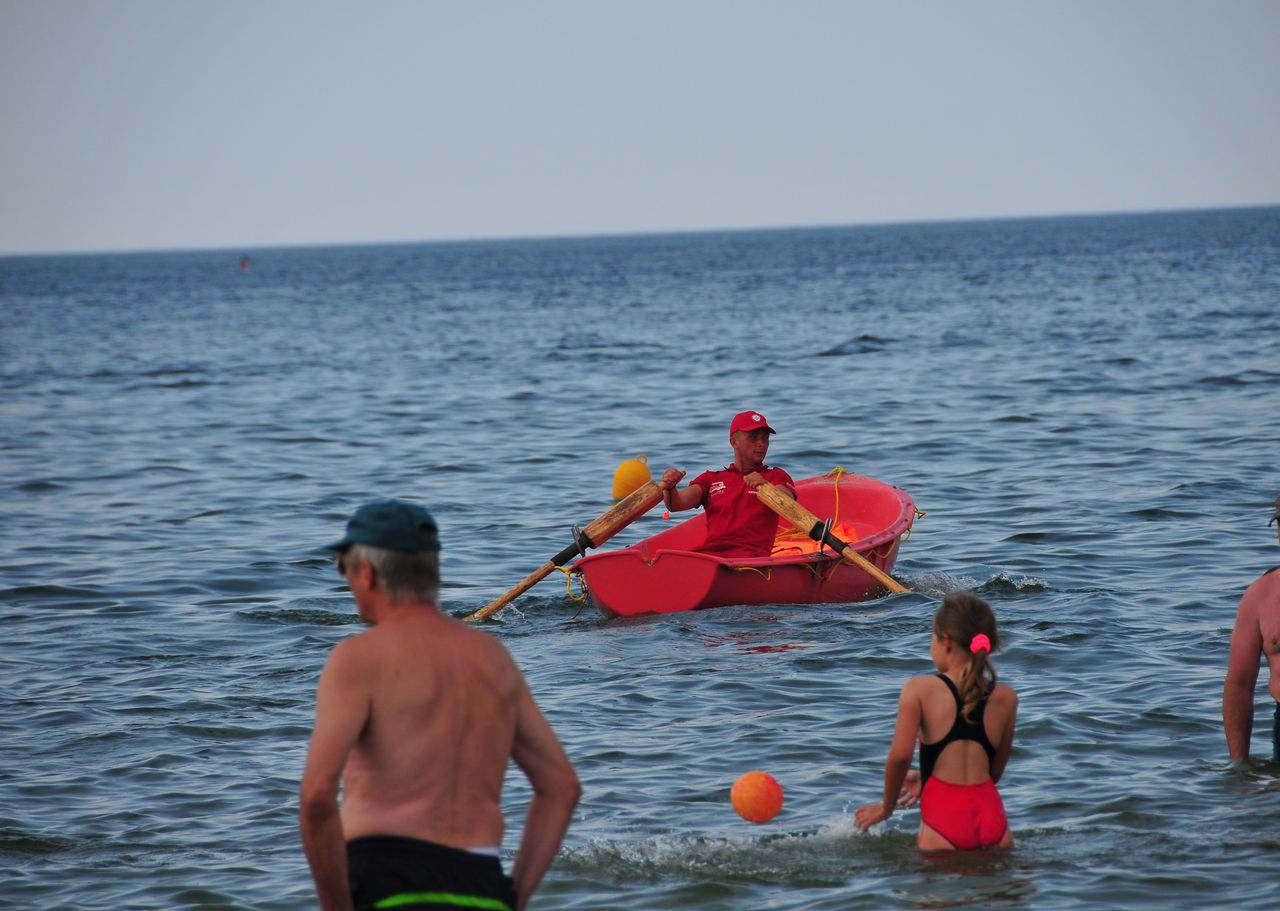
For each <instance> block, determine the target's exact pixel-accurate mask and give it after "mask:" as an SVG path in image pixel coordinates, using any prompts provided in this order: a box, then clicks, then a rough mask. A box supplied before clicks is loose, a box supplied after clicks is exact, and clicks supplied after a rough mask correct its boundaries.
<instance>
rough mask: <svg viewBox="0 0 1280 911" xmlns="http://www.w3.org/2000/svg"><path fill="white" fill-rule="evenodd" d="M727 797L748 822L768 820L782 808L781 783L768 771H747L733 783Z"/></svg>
mask: <svg viewBox="0 0 1280 911" xmlns="http://www.w3.org/2000/svg"><path fill="white" fill-rule="evenodd" d="M729 799H730V800H731V801H733V808H734V809H735V810H737V811H738V815H739V816H741V817H742V818H743V819H745V820H747V821H748V822H768V821H769V820H771V819H773V817H775V816H777V815H778V811H779V810H781V809H782V785H780V784H778V782H777V781H776V780H774V777H773V776H772V775H770V774H769V773H768V772H747V773H746V774H745V775H743V776H742V777H741V778H739V779H738V780H737V781H735V782H734V783H733V790H731V791H730V792H729Z"/></svg>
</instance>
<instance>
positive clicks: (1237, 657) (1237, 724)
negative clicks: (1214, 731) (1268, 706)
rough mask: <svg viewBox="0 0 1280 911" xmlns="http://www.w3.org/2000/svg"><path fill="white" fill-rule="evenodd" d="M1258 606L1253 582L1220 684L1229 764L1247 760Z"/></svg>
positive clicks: (1255, 676) (1256, 657) (1256, 661)
mask: <svg viewBox="0 0 1280 911" xmlns="http://www.w3.org/2000/svg"><path fill="white" fill-rule="evenodd" d="M1261 603H1262V595H1261V593H1260V587H1259V585H1258V583H1257V582H1254V583H1253V585H1250V586H1249V588H1248V590H1247V591H1245V593H1244V597H1243V598H1241V599H1240V607H1239V609H1238V610H1237V611H1236V625H1235V629H1234V630H1232V633H1231V652H1230V655H1229V656H1228V658H1227V677H1226V680H1225V681H1224V683H1223V685H1222V730H1223V733H1225V734H1226V737H1227V754H1228V755H1229V756H1230V757H1231V761H1232V762H1235V761H1236V760H1238V759H1245V758H1247V757H1248V755H1249V739H1250V737H1251V736H1252V734H1253V688H1254V686H1255V685H1257V682H1258V667H1259V665H1260V664H1261V659H1262V629H1261V627H1260V626H1259V625H1258V615H1259V614H1258V612H1259V610H1260V608H1261Z"/></svg>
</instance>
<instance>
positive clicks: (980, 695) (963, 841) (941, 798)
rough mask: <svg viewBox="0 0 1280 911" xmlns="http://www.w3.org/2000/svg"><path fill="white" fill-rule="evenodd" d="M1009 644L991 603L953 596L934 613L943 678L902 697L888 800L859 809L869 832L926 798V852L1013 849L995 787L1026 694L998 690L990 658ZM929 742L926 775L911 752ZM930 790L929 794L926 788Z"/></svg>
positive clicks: (921, 680) (888, 769) (922, 841)
mask: <svg viewBox="0 0 1280 911" xmlns="http://www.w3.org/2000/svg"><path fill="white" fill-rule="evenodd" d="M999 645H1000V636H999V634H998V633H997V632H996V618H995V615H994V614H993V613H992V612H991V608H990V607H989V606H988V605H987V602H985V601H983V600H982V599H981V598H979V597H977V596H975V595H970V594H966V593H953V594H950V595H947V597H946V598H945V599H944V600H943V602H942V606H941V607H939V608H938V612H937V613H936V614H934V615H933V640H932V642H931V643H930V644H929V655H930V657H931V658H933V663H934V665H935V666H936V667H937V668H938V671H939V673H938V674H936V675H934V676H929V677H912V678H911V679H910V680H908V681H907V683H906V685H905V686H903V688H902V695H901V696H899V697H898V724H897V727H896V728H895V730H894V732H893V744H892V745H891V746H890V747H889V758H888V759H887V760H886V761H885V767H884V799H883V800H882V801H881V802H880V803H869V804H867V805H865V806H862V807H859V808H858V810H857V812H856V814H855V816H854V818H855V821H856V822H857V824H858V826H859V828H862V829H867V828H870V827H871V826H873V825H875V824H876V823H878V822H881V821H882V820H885V819H888V818H889V817H890V816H891V815H892V814H893V809H894V804H895V802H896V803H897V804H898V805H900V806H903V807H909V806H911V805H913V804H914V803H915V802H916V800H917V799H919V800H920V834H919V836H918V837H917V839H916V844H917V845H918V846H919V847H920V849H921V850H923V851H944V850H968V849H971V848H989V847H1001V848H1008V847H1012V845H1013V835H1012V834H1011V833H1010V832H1009V823H1008V821H1007V820H1006V819H1005V815H1004V804H1003V803H1002V802H1001V801H1000V794H999V793H998V792H997V791H996V782H997V781H999V780H1000V775H1001V773H1003V772H1004V767H1005V764H1006V763H1007V762H1008V761H1009V751H1010V749H1011V748H1012V746H1013V727H1014V720H1015V718H1016V716H1017V713H1018V697H1017V695H1016V694H1015V693H1014V692H1013V690H1012V689H1010V688H1009V687H1007V686H1005V685H1004V684H997V683H996V671H995V668H994V667H992V665H991V661H990V655H991V652H993V651H994V650H995V649H996V648H998V647H999ZM917 739H919V741H920V771H919V772H914V771H911V770H910V769H911V754H912V753H913V752H914V749H915V743H916V740H917ZM922 787H923V792H922V791H921V788H922Z"/></svg>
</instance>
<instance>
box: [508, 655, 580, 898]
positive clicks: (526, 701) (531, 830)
mask: <svg viewBox="0 0 1280 911" xmlns="http://www.w3.org/2000/svg"><path fill="white" fill-rule="evenodd" d="M520 688H521V694H520V696H519V705H518V707H517V710H516V738H515V744H514V745H513V746H512V749H511V758H512V759H514V760H515V763H516V765H518V766H519V767H520V769H521V771H523V772H524V773H525V775H526V776H528V778H529V784H530V785H531V786H532V787H533V799H532V801H530V803H529V812H528V814H527V815H526V817H525V821H524V834H523V835H522V836H521V838H520V849H519V851H517V852H516V860H515V865H514V866H513V867H512V870H511V878H512V879H513V880H514V881H515V887H516V895H517V897H518V899H519V906H518V908H517V911H523V909H524V908H525V906H526V905H527V904H528V902H529V899H530V898H531V897H532V896H533V893H534V891H535V890H536V889H537V888H538V883H540V882H542V877H543V875H544V874H545V873H546V872H547V870H548V868H550V866H551V862H552V860H554V859H555V856H556V851H557V850H558V849H559V847H560V842H561V841H562V840H563V839H564V834H565V832H567V831H568V830H569V822H570V821H571V819H572V818H573V808H574V807H575V806H577V804H578V798H579V797H581V796H582V785H581V784H579V782H578V774H577V772H575V771H574V769H573V764H572V763H570V762H569V757H568V756H566V755H565V752H564V748H563V747H561V746H560V741H559V740H557V739H556V735H555V732H554V731H553V730H552V729H551V725H550V724H548V723H547V719H546V718H545V717H544V716H543V714H542V712H541V711H540V710H539V709H538V706H537V703H535V702H534V701H533V695H532V694H531V693H530V692H529V688H528V686H527V685H526V684H525V682H524V680H523V679H521V681H520Z"/></svg>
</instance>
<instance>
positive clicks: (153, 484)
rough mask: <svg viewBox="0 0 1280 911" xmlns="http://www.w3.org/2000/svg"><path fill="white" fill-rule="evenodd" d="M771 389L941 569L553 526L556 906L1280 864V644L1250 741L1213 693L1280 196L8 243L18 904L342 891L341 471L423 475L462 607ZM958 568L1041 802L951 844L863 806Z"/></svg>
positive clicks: (210, 901)
mask: <svg viewBox="0 0 1280 911" xmlns="http://www.w3.org/2000/svg"><path fill="white" fill-rule="evenodd" d="M749 408H750V409H758V410H760V411H761V412H763V413H764V414H765V415H766V416H767V418H768V420H769V422H770V423H771V424H772V425H773V426H774V427H775V428H776V429H777V431H778V433H777V436H776V437H775V438H774V440H773V446H772V450H771V453H770V461H771V463H773V464H777V465H780V466H782V467H783V468H785V469H787V471H788V472H789V473H790V474H791V475H792V476H793V477H795V478H805V477H811V476H816V475H821V474H825V473H826V472H828V471H830V470H832V469H834V468H837V467H839V468H844V469H845V470H846V471H849V472H856V473H860V474H864V475H869V476H871V477H874V478H878V479H879V480H882V481H885V482H887V483H889V484H893V485H895V486H898V487H900V488H902V489H904V490H906V491H907V492H908V493H909V494H910V495H911V496H912V497H913V498H914V500H915V502H916V505H917V506H918V507H919V509H920V510H921V511H922V512H923V513H924V515H923V516H921V517H920V518H919V519H918V520H917V521H916V523H915V527H914V529H913V532H912V535H911V537H910V539H909V540H907V541H906V542H905V543H904V544H903V545H902V548H901V551H900V556H899V559H898V563H897V566H896V568H895V572H896V574H897V575H898V577H899V578H900V579H901V581H902V582H903V583H904V584H905V585H906V586H907V587H908V588H909V589H911V591H910V592H909V593H906V594H899V595H889V596H885V597H880V598H877V599H875V600H871V601H867V602H863V603H856V604H833V605H819V606H802V605H785V604H778V605H767V606H756V607H725V608H718V609H714V610H707V611H700V612H695V613H686V614H677V615H666V616H654V617H640V618H633V619H629V620H622V619H607V618H605V617H603V616H602V615H601V614H600V613H599V612H598V611H596V610H595V609H594V608H593V607H591V606H590V605H589V604H588V603H584V602H581V601H578V600H575V599H576V598H577V597H578V596H579V593H578V591H577V589H576V586H575V587H574V588H572V589H571V588H570V587H569V585H568V583H569V582H570V581H571V580H570V579H569V577H567V576H564V575H562V574H560V573H553V574H552V577H551V578H548V579H547V580H545V581H543V582H541V583H540V584H538V585H537V586H535V587H534V588H533V589H532V590H531V591H530V592H529V593H528V594H526V595H524V596H523V597H521V598H519V599H518V600H517V601H516V602H515V603H514V604H513V605H512V606H510V607H508V608H507V609H506V610H504V611H503V612H502V613H501V614H499V615H498V616H497V618H496V619H494V620H493V621H490V622H488V623H486V624H485V625H484V628H485V629H486V630H487V631H488V632H489V633H490V634H491V635H493V636H495V637H497V638H498V639H499V640H500V641H501V642H502V643H503V644H504V645H505V646H506V647H507V648H508V649H509V650H510V651H511V653H512V654H513V655H514V657H515V659H516V661H517V662H518V663H519V665H520V666H521V668H522V669H523V671H524V673H525V675H526V677H527V678H528V680H529V683H530V686H531V688H532V690H533V691H534V693H535V696H536V698H537V699H538V701H539V703H540V705H541V706H542V708H543V711H544V712H545V714H546V715H547V716H548V718H549V719H550V721H551V723H552V724H553V726H554V727H555V729H556V731H557V732H558V734H559V736H560V738H561V740H562V742H563V743H564V746H565V748H566V750H567V751H568V754H569V756H570V757H571V759H572V760H573V762H574V764H575V765H576V767H577V770H578V773H579V775H580V776H581V779H582V782H583V785H584V789H585V790H584V795H583V799H582V802H581V804H580V806H579V807H578V809H577V811H576V812H575V814H574V819H573V824H572V827H571V828H570V830H569V832H568V835H567V837H566V838H565V840H564V843H563V846H562V847H561V849H560V852H559V854H558V856H557V858H556V861H555V864H554V866H553V867H552V869H551V871H550V872H549V873H548V875H547V878H546V879H545V881H544V883H543V885H542V888H541V889H540V891H539V892H538V894H537V895H536V896H535V897H534V899H533V901H532V903H531V905H530V907H531V908H533V909H553V908H554V909H597V911H608V909H617V911H624V909H625V911H636V909H702V911H719V909H724V911H743V909H775V911H781V909H788V911H799V909H805V911H845V909H885V908H890V909H894V908H901V909H942V908H962V907H963V908H995V909H1091V908H1142V909H1175V908H1232V909H1237V911H1264V909H1277V908H1280V824H1278V822H1277V821H1278V820H1280V766H1277V765H1276V764H1275V763H1273V762H1271V761H1270V744H1269V739H1270V738H1269V726H1270V723H1271V712H1272V705H1273V704H1272V703H1271V701H1270V700H1269V698H1268V696H1267V694H1266V689H1265V677H1263V678H1261V679H1260V681H1259V685H1258V688H1257V714H1256V717H1255V723H1254V731H1253V751H1254V756H1253V757H1252V758H1251V759H1249V760H1247V761H1244V762H1240V763H1236V764H1231V763H1229V761H1228V757H1227V753H1226V745H1225V741H1224V738H1223V733H1222V725H1221V714H1220V713H1221V692H1222V681H1223V674H1224V670H1225V666H1226V659H1227V652H1228V642H1229V638H1230V634H1231V629H1232V624H1233V620H1234V616H1235V611H1236V607H1237V605H1238V603H1239V599H1240V596H1241V594H1242V593H1243V592H1244V590H1245V588H1246V587H1247V586H1248V585H1249V583H1250V582H1251V581H1253V580H1254V579H1255V578H1257V577H1258V576H1259V575H1260V574H1261V573H1262V572H1263V571H1265V570H1267V569H1268V568H1270V567H1272V566H1275V565H1276V564H1278V563H1280V548H1278V547H1277V540H1276V535H1275V530H1274V529H1273V528H1268V527H1267V520H1268V519H1269V518H1270V516H1271V504H1272V501H1273V499H1274V498H1275V497H1276V495H1277V494H1280V208H1274V207H1264V208H1250V209H1237V210H1215V211H1189V212H1163V213H1150V214H1116V215H1105V216H1087V217H1086V216H1080V217H1057V218H1038V219H1012V220H994V221H971V222H947V223H932V224H897V225H875V226H853V227H824V228H813V229H788V230H760V231H737V232H718V233H716V232H711V233H689V234H661V235H645V236H610V237H589V238H565V239H534V240H503V241H474V242H454V243H422V244H403V245H392V246H336V247H324V248H321V247H309V248H292V249H246V250H239V249H237V250H205V251H187V252H161V253H134V254H119V255H77V256H38V257H7V258H3V259H0V423H2V426H3V438H2V444H0V445H2V447H3V448H2V455H0V500H2V506H0V508H2V511H3V519H0V529H2V531H0V540H2V541H3V545H4V546H3V553H4V557H3V560H0V641H2V642H3V646H2V647H0V667H2V668H3V684H2V685H0V907H5V908H51V909H52V908H57V909H114V911H124V909H138V911H141V909H220V911H232V909H236V911H238V909H262V911H302V909H309V908H314V907H315V906H316V901H315V897H314V892H313V888H312V884H311V881H310V878H309V874H308V870H307V865H306V861H305V858H304V856H303V853H302V849H301V847H300V844H299V839H298V834H297V833H298V827H297V813H298V797H297V794H298V782H299V776H300V774H301V770H302V766H303V761H304V757H305V753H306V746H307V738H308V735H309V732H310V729H311V724H312V720H313V711H314V697H315V687H316V682H317V677H318V675H319V672H320V669H321V667H322V666H323V663H324V661H325V658H326V656H327V654H328V653H329V651H330V649H332V648H333V646H334V645H335V644H336V643H338V642H340V641H341V640H342V639H343V638H344V637H347V636H351V635H354V634H356V633H358V632H359V631H360V630H361V626H360V623H359V621H358V618H357V617H356V614H355V610H354V607H353V605H352V602H351V598H350V594H349V592H348V591H347V590H346V588H345V586H344V584H343V582H342V580H341V579H340V578H339V577H338V576H337V575H336V574H335V572H334V567H333V564H332V563H331V562H330V560H329V559H328V557H327V555H326V554H325V553H324V552H323V551H322V548H323V546H324V545H325V544H327V543H329V542H331V541H333V540H335V539H337V538H338V537H340V536H341V534H342V532H343V528H344V525H345V522H346V520H347V518H348V517H349V516H350V514H351V513H352V511H353V510H354V509H355V508H356V507H358V506H359V505H360V504H362V503H364V502H367V501H369V500H372V499H376V498H381V497H388V496H394V497H404V498H409V499H412V500H415V501H418V502H421V503H423V504H425V505H427V506H428V507H429V508H430V509H431V510H432V512H433V514H434V515H435V516H436V518H437V520H438V522H439V523H440V526H441V533H442V536H443V541H444V551H443V554H442V556H443V571H444V575H445V587H444V590H443V594H442V602H443V603H442V607H443V609H445V610H447V611H449V612H451V613H453V614H455V615H459V616H460V615H463V614H466V613H469V612H471V611H474V610H476V609H478V608H480V607H482V606H484V605H485V604H487V603H488V602H490V601H491V600H493V599H494V598H497V597H498V596H500V595H502V594H503V593H504V592H506V591H508V590H509V589H511V588H512V587H514V586H515V585H516V584H517V583H518V582H519V581H520V580H521V579H523V578H524V577H525V576H527V575H528V574H530V573H531V572H533V571H534V570H536V569H537V568H538V567H539V566H541V565H542V564H543V563H545V562H546V561H547V560H549V559H550V558H551V557H552V556H553V555H555V554H557V553H558V552H560V551H561V550H562V549H563V548H564V547H565V546H566V545H567V544H568V543H570V541H571V540H572V535H573V531H572V529H573V528H574V526H582V525H586V524H587V523H589V522H590V521H591V520H593V519H594V518H596V517H598V516H599V515H601V514H602V513H604V512H605V511H606V510H607V509H608V508H609V507H610V505H611V504H612V500H611V492H612V491H611V487H612V480H613V475H614V471H615V469H616V468H617V467H618V466H619V465H620V464H621V463H622V462H624V461H626V460H628V459H632V458H634V457H636V456H637V455H640V454H643V455H644V456H645V457H646V459H647V463H648V465H649V466H650V467H651V468H652V469H653V472H654V475H655V477H656V476H657V475H658V474H659V473H660V472H661V470H662V469H664V468H666V467H667V466H675V467H678V468H682V469H684V470H686V471H689V472H697V471H701V470H702V469H705V468H716V467H720V466H722V465H723V464H725V463H726V462H727V461H729V460H730V459H731V453H730V450H729V445H728V425H729V420H730V418H731V417H732V415H733V414H734V413H736V412H738V411H742V410H745V409H749ZM664 527H668V526H667V525H666V524H665V522H664V519H663V517H662V515H661V511H660V508H659V509H657V510H655V511H654V512H653V513H651V514H649V515H646V516H644V517H643V518H641V519H640V520H638V521H637V522H636V523H634V524H633V525H632V526H630V527H629V528H627V529H625V530H624V531H622V532H621V533H619V534H618V536H617V537H615V538H614V539H613V540H612V541H608V542H605V543H604V547H605V548H611V547H617V546H625V545H626V544H628V543H630V542H633V541H635V540H638V539H639V538H641V537H643V536H645V535H649V534H653V533H655V532H656V531H658V530H661V529H662V528H664ZM961 590H970V591H974V592H976V593H978V594H979V595H981V596H982V597H983V598H985V599H986V600H987V601H989V602H990V603H991V605H992V606H993V608H994V609H995V612H996V615H997V617H998V618H999V623H1000V631H1001V634H1002V636H1003V637H1004V638H1005V645H1004V647H1003V648H1002V649H1001V650H1000V651H999V652H997V654H996V655H995V663H996V666H997V668H998V670H999V673H1000V679H1001V680H1002V681H1004V682H1006V683H1008V684H1010V685H1011V686H1012V687H1013V688H1014V689H1015V690H1016V691H1017V692H1018V694H1019V696H1020V700H1021V704H1020V710H1019V718H1018V730H1017V736H1016V740H1015V745H1014V749H1013V755H1012V758H1011V760H1010V762H1009V767H1008V770H1007V772H1006V774H1005V777H1004V778H1003V780H1002V781H1001V782H1000V788H1001V791H1002V793H1003V796H1004V800H1005V804H1006V807H1007V810H1008V814H1009V818H1010V822H1011V825H1012V829H1013V833H1014V837H1015V839H1016V847H1015V848H1014V849H1013V850H1011V851H1008V852H976V853H967V854H955V855H947V856H939V855H925V854H921V853H920V852H919V851H918V850H917V849H916V847H915V832H916V829H917V827H918V825H919V813H918V811H916V810H903V811H900V812H898V813H896V814H895V815H894V816H893V817H892V818H891V819H889V820H888V821H886V822H885V823H883V824H881V825H879V826H877V827H875V828H873V829H872V830H871V831H870V832H862V831H860V830H858V829H857V828H856V827H855V826H854V824H853V813H854V810H855V809H856V807H858V806H859V805H861V804H864V803H869V802H873V801H875V800H877V799H878V798H879V795H880V793H881V788H882V781H883V769H884V760H885V755H886V752H887V749H888V746H889V740H890V736H891V733H892V730H893V725H894V718H895V712H896V706H897V694H898V692H899V690H900V688H901V687H902V685H903V683H904V682H905V681H906V680H907V679H908V678H909V677H911V676H912V675H916V674H924V673H929V672H931V670H932V666H931V663H930V660H929V652H928V646H929V631H930V620H931V617H932V614H933V612H934V610H935V609H936V607H937V605H938V603H939V601H940V600H941V599H942V597H944V596H945V595H946V594H947V593H948V592H953V591H961ZM756 769H758V770H763V771H767V772H768V773H770V774H771V775H773V776H774V777H775V778H776V779H777V780H778V782H779V783H780V784H781V786H782V788H783V790H784V792H785V803H784V805H783V808H782V811H781V812H780V813H779V814H778V815H777V816H776V817H775V818H774V819H772V820H771V821H769V822H767V823H763V824H753V823H749V822H747V821H745V820H744V819H742V818H740V817H739V816H738V815H737V814H736V813H735V811H734V809H733V807H732V805H731V802H730V799H729V793H730V788H731V786H732V784H733V782H734V781H735V780H736V778H737V777H738V776H739V775H741V774H743V773H744V772H747V771H750V770H756ZM528 799H529V789H528V785H527V783H526V782H525V780H524V779H523V777H522V776H521V775H520V774H519V773H518V770H515V769H513V770H512V773H511V775H510V776H509V778H508V785H507V788H506V790H505V792H504V806H505V808H506V812H507V815H508V830H507V835H506V839H505V841H504V844H503V853H504V859H505V862H506V863H507V864H508V865H509V864H510V862H511V859H512V857H513V856H514V852H515V848H516V846H517V844H518V839H519V835H520V832H521V829H522V823H523V814H524V811H525V807H526V806H527V803H528Z"/></svg>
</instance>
